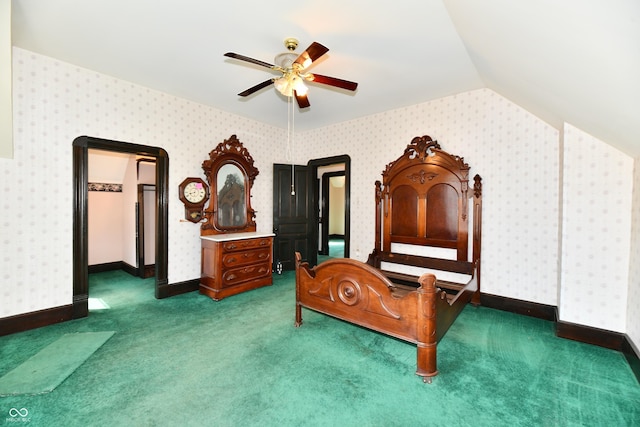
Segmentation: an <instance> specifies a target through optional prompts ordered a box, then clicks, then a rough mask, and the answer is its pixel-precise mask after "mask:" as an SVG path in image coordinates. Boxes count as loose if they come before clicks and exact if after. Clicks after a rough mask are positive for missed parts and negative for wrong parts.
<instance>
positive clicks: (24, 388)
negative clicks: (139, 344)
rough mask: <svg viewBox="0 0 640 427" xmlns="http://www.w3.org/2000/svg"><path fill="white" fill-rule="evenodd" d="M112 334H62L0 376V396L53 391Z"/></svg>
mask: <svg viewBox="0 0 640 427" xmlns="http://www.w3.org/2000/svg"><path fill="white" fill-rule="evenodd" d="M113 334H114V333H113V332H82V333H73V334H66V335H64V336H62V337H61V338H59V339H58V340H56V341H54V342H53V343H51V344H49V345H48V346H46V347H45V348H43V349H42V350H40V351H39V352H38V353H36V354H35V355H33V356H31V357H30V358H29V359H27V361H25V362H24V363H22V364H21V365H19V366H17V367H16V368H15V369H13V370H11V371H9V372H8V373H7V374H6V375H4V376H3V377H2V378H0V396H13V395H20V394H41V393H49V392H51V391H53V389H55V388H56V387H57V386H58V385H59V384H60V383H62V381H64V380H65V379H67V377H68V376H69V375H71V374H72V373H73V371H75V370H76V369H77V368H78V366H80V365H82V364H83V363H84V362H85V360H87V359H88V358H89V357H90V356H91V355H92V354H93V353H94V352H95V351H96V350H97V349H99V348H100V347H101V346H102V344H104V343H105V342H106V341H107V340H108V339H109V338H111V336H112V335H113Z"/></svg>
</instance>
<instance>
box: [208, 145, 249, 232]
mask: <svg viewBox="0 0 640 427" xmlns="http://www.w3.org/2000/svg"><path fill="white" fill-rule="evenodd" d="M202 169H203V170H204V173H205V175H206V177H207V181H208V182H209V187H210V188H211V201H210V202H209V206H208V207H207V208H206V209H205V211H204V218H205V222H204V224H202V228H201V234H202V235H203V236H205V235H209V234H222V233H241V232H249V231H256V222H255V211H254V210H253V209H252V208H251V188H252V187H253V182H254V180H255V178H256V176H257V175H258V173H259V172H258V169H256V167H255V166H254V165H253V158H252V157H251V155H250V154H249V151H247V149H246V148H245V147H244V146H243V145H242V143H241V142H240V141H239V140H238V138H237V137H236V136H235V135H231V137H230V138H229V139H226V140H224V142H221V143H220V144H218V146H217V147H216V148H214V149H213V150H211V152H210V153H209V160H205V161H204V162H202Z"/></svg>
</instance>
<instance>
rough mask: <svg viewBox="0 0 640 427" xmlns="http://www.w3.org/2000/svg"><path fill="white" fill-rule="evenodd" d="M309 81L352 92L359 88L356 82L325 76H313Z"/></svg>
mask: <svg viewBox="0 0 640 427" xmlns="http://www.w3.org/2000/svg"><path fill="white" fill-rule="evenodd" d="M307 80H309V81H311V82H314V83H320V84H323V85H329V86H335V87H339V88H341V89H346V90H352V91H353V90H356V89H357V88H358V83H356V82H350V81H348V80H342V79H338V78H335V77H329V76H323V75H322V74H311V75H310V76H309V77H308V78H307Z"/></svg>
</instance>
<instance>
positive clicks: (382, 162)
mask: <svg viewBox="0 0 640 427" xmlns="http://www.w3.org/2000/svg"><path fill="white" fill-rule="evenodd" d="M425 134H427V135H430V136H431V137H432V138H434V139H437V140H438V142H439V143H440V145H441V147H442V148H443V149H444V150H446V151H448V152H450V153H452V154H459V155H463V156H464V159H465V161H466V162H467V163H469V165H470V166H471V173H470V177H473V176H474V175H475V174H476V173H477V174H480V175H481V176H482V178H483V229H482V233H483V236H482V239H483V241H482V258H483V261H482V288H483V291H484V292H487V293H491V294H496V295H503V296H507V297H510V298H517V299H521V300H527V301H535V302H539V303H543V304H551V305H555V304H556V296H557V288H556V283H557V275H558V273H557V271H558V270H557V258H558V191H559V189H558V173H559V166H558V158H559V154H558V149H559V148H558V131H557V130H555V129H553V128H551V127H550V126H548V125H547V124H545V123H543V122H542V121H540V120H539V119H537V118H536V117H534V116H532V115H531V114H529V113H527V112H526V111H525V110H523V109H521V108H519V107H518V106H516V105H515V104H513V103H511V102H509V101H507V100H506V99H504V98H502V97H500V96H498V95H497V94H495V93H494V92H492V91H490V90H477V91H473V92H467V93H463V94H460V95H455V96H450V97H447V98H443V99H440V100H437V101H433V102H428V103H424V104H419V105H415V106H411V107H407V108H402V109H398V110H393V111H387V112H385V113H382V114H377V115H373V116H370V117H364V118H362V119H359V120H354V121H350V122H345V123H340V124H337V125H334V126H330V127H326V128H323V129H320V130H318V131H313V132H308V134H305V135H304V138H303V139H304V146H305V149H306V151H305V152H304V154H305V155H306V156H310V157H316V158H321V157H329V156H332V155H336V154H343V153H344V152H345V151H346V154H348V155H349V156H351V159H352V181H353V183H352V194H351V202H352V207H351V212H352V221H351V257H352V258H357V259H360V260H365V259H366V257H367V255H368V254H369V252H371V250H372V249H373V243H374V242H373V239H374V235H373V224H374V215H375V213H374V200H375V199H374V185H373V183H374V182H375V181H376V180H379V179H381V173H382V171H383V169H384V168H385V166H386V164H387V163H389V162H390V161H393V160H395V159H396V158H397V157H399V156H400V155H401V154H402V153H403V152H404V149H405V147H406V146H407V145H408V144H409V143H410V142H411V139H412V138H413V137H414V136H418V135H425Z"/></svg>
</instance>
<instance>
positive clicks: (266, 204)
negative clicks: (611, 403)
mask: <svg viewBox="0 0 640 427" xmlns="http://www.w3.org/2000/svg"><path fill="white" fill-rule="evenodd" d="M356 96H357V95H356ZM14 101H15V110H14V123H15V128H16V129H15V138H16V142H15V146H16V155H15V159H14V160H4V159H0V173H1V174H2V175H3V176H4V182H5V183H6V184H5V185H4V186H3V187H1V188H0V192H1V196H2V200H3V202H2V210H3V215H2V217H3V222H2V225H1V227H2V236H3V239H2V241H1V245H2V246H1V247H2V254H3V257H2V260H1V261H0V262H1V263H2V273H1V274H2V281H1V283H0V295H1V296H2V300H3V304H2V305H1V306H0V317H5V316H9V315H13V314H18V313H25V312H30V311H35V310H38V309H43V308H48V307H55V306H59V305H65V304H69V303H70V302H71V292H72V275H71V266H72V260H71V250H72V232H71V226H72V224H71V209H72V185H71V181H72V180H71V158H72V156H71V143H72V141H73V139H74V138H76V137H77V136H80V135H90V136H94V137H100V138H108V139H113V140H120V141H127V142H133V143H137V144H144V145H152V146H160V147H162V148H164V149H165V150H166V151H167V152H168V154H169V158H170V162H169V164H170V183H169V188H170V194H169V200H170V208H169V247H170V249H169V282H170V283H175V282H180V281H184V280H191V279H194V278H196V277H198V275H199V270H200V265H199V263H200V257H199V238H198V237H199V230H198V227H197V226H195V225H194V224H191V223H187V222H181V218H182V215H183V207H182V204H181V203H179V201H178V197H177V187H178V184H179V183H180V182H181V181H182V180H183V179H184V178H185V177H186V176H203V175H202V170H201V167H200V165H201V164H202V161H203V160H204V159H205V158H206V157H207V156H208V153H209V151H210V150H211V149H212V148H213V147H214V146H215V145H217V143H218V142H220V141H222V139H224V138H228V137H229V136H230V135H231V134H237V135H238V138H239V139H240V140H241V141H242V142H243V143H244V144H245V146H246V147H247V149H248V150H249V151H250V152H251V154H252V155H253V157H254V159H255V161H256V166H257V167H258V169H259V170H260V175H259V176H258V178H257V179H256V183H255V186H254V191H253V195H254V196H253V201H252V205H253V207H254V208H255V209H256V210H257V211H258V230H259V231H270V230H271V223H272V221H271V209H272V201H271V197H272V192H271V191H272V177H271V171H272V164H273V163H274V162H277V163H284V162H287V160H286V157H285V155H284V148H285V147H284V141H285V136H286V133H285V131H284V130H281V129H277V128H273V127H270V126H267V125H264V124H261V123H258V122H254V121H251V120H248V119H245V118H242V117H239V116H235V115H231V114H228V113H225V112H222V111H219V110H216V109H212V108H209V107H205V106H202V105H199V104H195V103H193V102H189V101H186V100H181V99H178V98H175V97H172V96H169V95H166V94H162V93H159V92H155V91H152V90H150V89H146V88H143V87H140V86H136V85H133V84H130V83H128V82H124V81H120V80H117V79H114V78H111V77H108V76H104V75H101V74H98V73H95V72H92V71H88V70H84V69H79V68H77V67H74V66H72V65H69V64H65V63H62V62H59V61H57V60H54V59H51V58H47V57H43V56H40V55H37V54H33V53H31V52H27V51H24V50H20V49H17V48H14ZM283 111H284V108H283ZM576 133H577V134H580V132H579V131H578V130H576ZM424 134H428V135H431V136H432V137H434V138H435V139H437V140H438V141H439V142H440V143H441V145H442V147H443V149H445V150H447V151H449V152H451V153H454V154H461V155H464V157H465V160H466V161H467V162H468V163H469V164H470V165H471V166H472V174H475V173H479V174H481V175H482V177H483V179H484V192H483V198H484V214H483V215H484V228H483V264H482V268H483V277H482V280H483V288H484V291H485V292H488V293H492V294H497V295H502V296H507V297H510V298H518V299H522V300H527V301H533V302H539V303H543V304H551V305H556V304H558V299H557V297H558V287H557V283H558V281H559V278H560V272H559V263H558V259H559V251H560V240H559V236H560V235H559V233H560V200H561V197H560V185H559V179H560V178H561V175H560V169H561V165H560V163H559V159H560V158H561V154H563V153H562V150H561V145H560V143H559V141H560V139H561V138H560V137H559V132H558V130H556V129H553V128H551V127H550V126H548V125H547V124H545V123H543V122H542V121H540V120H539V119H537V118H536V117H534V116H532V115H531V114H529V113H527V112H526V111H524V110H523V109H521V108H519V107H518V106H516V105H514V104H513V103H511V102H509V101H508V100H506V99H504V98H502V97H501V96H499V95H497V94H495V93H493V92H492V91H490V90H478V91H473V92H469V93H464V94H460V95H456V96H451V97H447V98H443V99H441V100H436V101H432V102H428V103H424V104H419V105H414V106H411V107H407V108H403V109H399V110H393V111H389V112H385V113H381V114H377V115H374V116H369V117H364V118H361V119H358V120H354V121H350V122H345V123H340V124H337V125H334V126H329V127H326V128H322V129H318V130H313V131H308V132H305V133H302V134H299V135H297V136H296V141H297V147H296V159H295V160H296V162H297V163H306V161H307V160H308V159H311V158H316V159H317V158H322V157H327V156H333V155H339V154H348V155H350V156H351V159H352V193H351V201H352V204H351V209H352V211H351V212H352V215H351V217H352V223H351V248H352V249H351V250H352V253H351V256H352V257H354V258H357V259H361V260H362V259H365V258H366V255H367V254H368V253H369V251H370V250H371V249H372V246H373V218H374V212H373V197H374V187H373V182H374V181H375V180H376V179H379V177H380V173H381V171H382V170H383V168H384V166H385V165H386V164H387V163H388V162H389V161H391V160H394V159H395V158H397V157H398V156H399V155H400V154H401V153H402V151H403V150H404V148H405V147H406V145H407V144H408V143H409V142H410V141H411V139H412V138H413V137H414V136H418V135H424ZM610 155H611V156H612V160H611V161H612V162H613V164H614V165H616V164H617V163H618V162H620V161H622V162H623V163H625V162H628V160H626V159H627V156H625V155H623V154H621V153H615V152H612V153H610ZM565 157H566V154H565ZM621 159H622V160H621ZM580 161H581V160H580V159H577V158H576V159H572V158H569V160H567V159H566V158H565V168H566V167H574V166H576V163H579V162H580ZM625 164H626V163H625ZM577 167H578V168H580V167H581V165H579V164H578V165H577ZM627 172H628V171H627V169H626V168H623V169H622V170H621V169H619V168H614V169H612V170H609V171H608V172H607V173H608V174H610V178H607V182H611V181H612V180H614V181H615V180H622V181H623V182H628V181H629V180H631V176H627V175H626V174H627ZM592 181H595V182H597V178H593V180H592ZM24 189H28V190H29V192H25V191H24ZM31 191H33V193H32V192H31ZM630 197H631V195H630V194H629V195H628V199H630ZM623 198H624V197H623ZM636 199H638V197H637V196H636ZM603 203H605V201H604V200H602V199H596V200H595V205H594V206H593V208H594V209H593V212H594V213H593V217H594V218H595V219H598V220H601V221H605V220H607V221H608V219H607V218H604V217H602V215H603V211H602V209H601V208H602V207H603V206H602V204H603ZM638 204H640V203H638V202H636V206H637V205H638ZM624 205H625V206H628V207H629V209H630V206H631V205H630V203H628V200H625V201H624ZM43 207H46V212H45V210H44V209H43ZM635 210H636V217H637V216H638V215H637V210H638V209H637V208H636V209H635ZM630 216H631V214H630V210H627V211H626V212H621V213H620V215H619V217H620V218H621V222H620V221H615V222H614V223H612V225H611V229H612V231H613V233H614V234H616V235H619V234H622V233H625V232H626V233H628V232H629V228H625V221H626V224H629V221H628V220H627V219H625V217H626V218H630ZM636 229H637V226H636ZM570 243H573V242H570ZM636 246H637V245H636ZM628 247H629V246H628V245H627V248H628ZM563 250H564V251H577V255H576V256H581V257H582V258H585V257H588V255H589V254H590V252H592V248H591V247H589V246H582V245H577V244H576V245H575V246H574V247H568V246H566V245H565V246H564V247H563ZM602 256H604V257H605V259H602V260H601V261H602V262H603V263H607V262H608V261H609V258H611V263H612V264H611V265H620V262H619V261H617V260H616V256H617V255H616V254H611V253H604V254H602ZM635 260H636V261H640V260H638V255H637V250H636V255H635ZM627 270H628V268H627ZM616 273H618V274H620V275H624V274H627V273H620V272H616ZM598 274H601V273H598ZM637 276H638V274H637V272H636V273H635V277H636V278H637ZM565 277H566V276H565ZM34 279H35V280H34ZM596 279H597V280H594V281H593V282H597V284H593V282H590V283H588V284H583V283H576V284H574V285H573V286H580V287H583V286H587V289H588V290H591V291H592V292H594V293H596V294H602V295H605V294H608V295H615V294H619V293H620V291H621V290H624V289H627V284H626V283H624V284H623V283H619V282H616V281H611V280H608V277H605V276H603V275H600V276H598V277H596ZM636 283H637V281H636ZM623 293H624V292H623ZM629 294H630V295H637V291H635V293H634V292H630V293H629ZM5 302H6V303H5ZM585 303H586V304H591V305H592V306H593V305H594V304H598V303H597V302H596V301H595V298H594V300H588V301H586V302H584V301H577V300H572V299H571V296H570V295H567V296H566V298H565V297H564V296H563V300H562V312H561V318H562V319H567V320H570V319H578V318H581V317H579V316H578V313H579V312H581V311H583V310H585V308H589V307H585ZM638 304H639V301H638V298H637V296H636V297H635V300H630V302H629V306H630V309H629V311H630V312H637V311H638V309H637V307H638ZM618 306H619V304H618V305H611V306H609V307H608V308H607V311H604V310H603V311H598V310H595V307H591V308H592V313H590V317H589V320H588V323H586V324H589V325H594V326H598V327H601V328H603V329H614V330H620V327H619V322H618V320H615V321H613V322H612V321H611V319H612V318H615V316H614V315H613V314H614V313H613V312H612V311H613V310H617V309H618V308H619V307H618ZM609 310H611V311H609ZM621 311H622V312H624V311H625V310H624V309H623V310H621ZM636 319H637V317H636ZM634 322H635V323H634V325H632V326H633V328H635V330H638V328H639V327H638V323H637V322H638V321H637V320H635V321H634ZM636 342H638V341H636Z"/></svg>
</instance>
